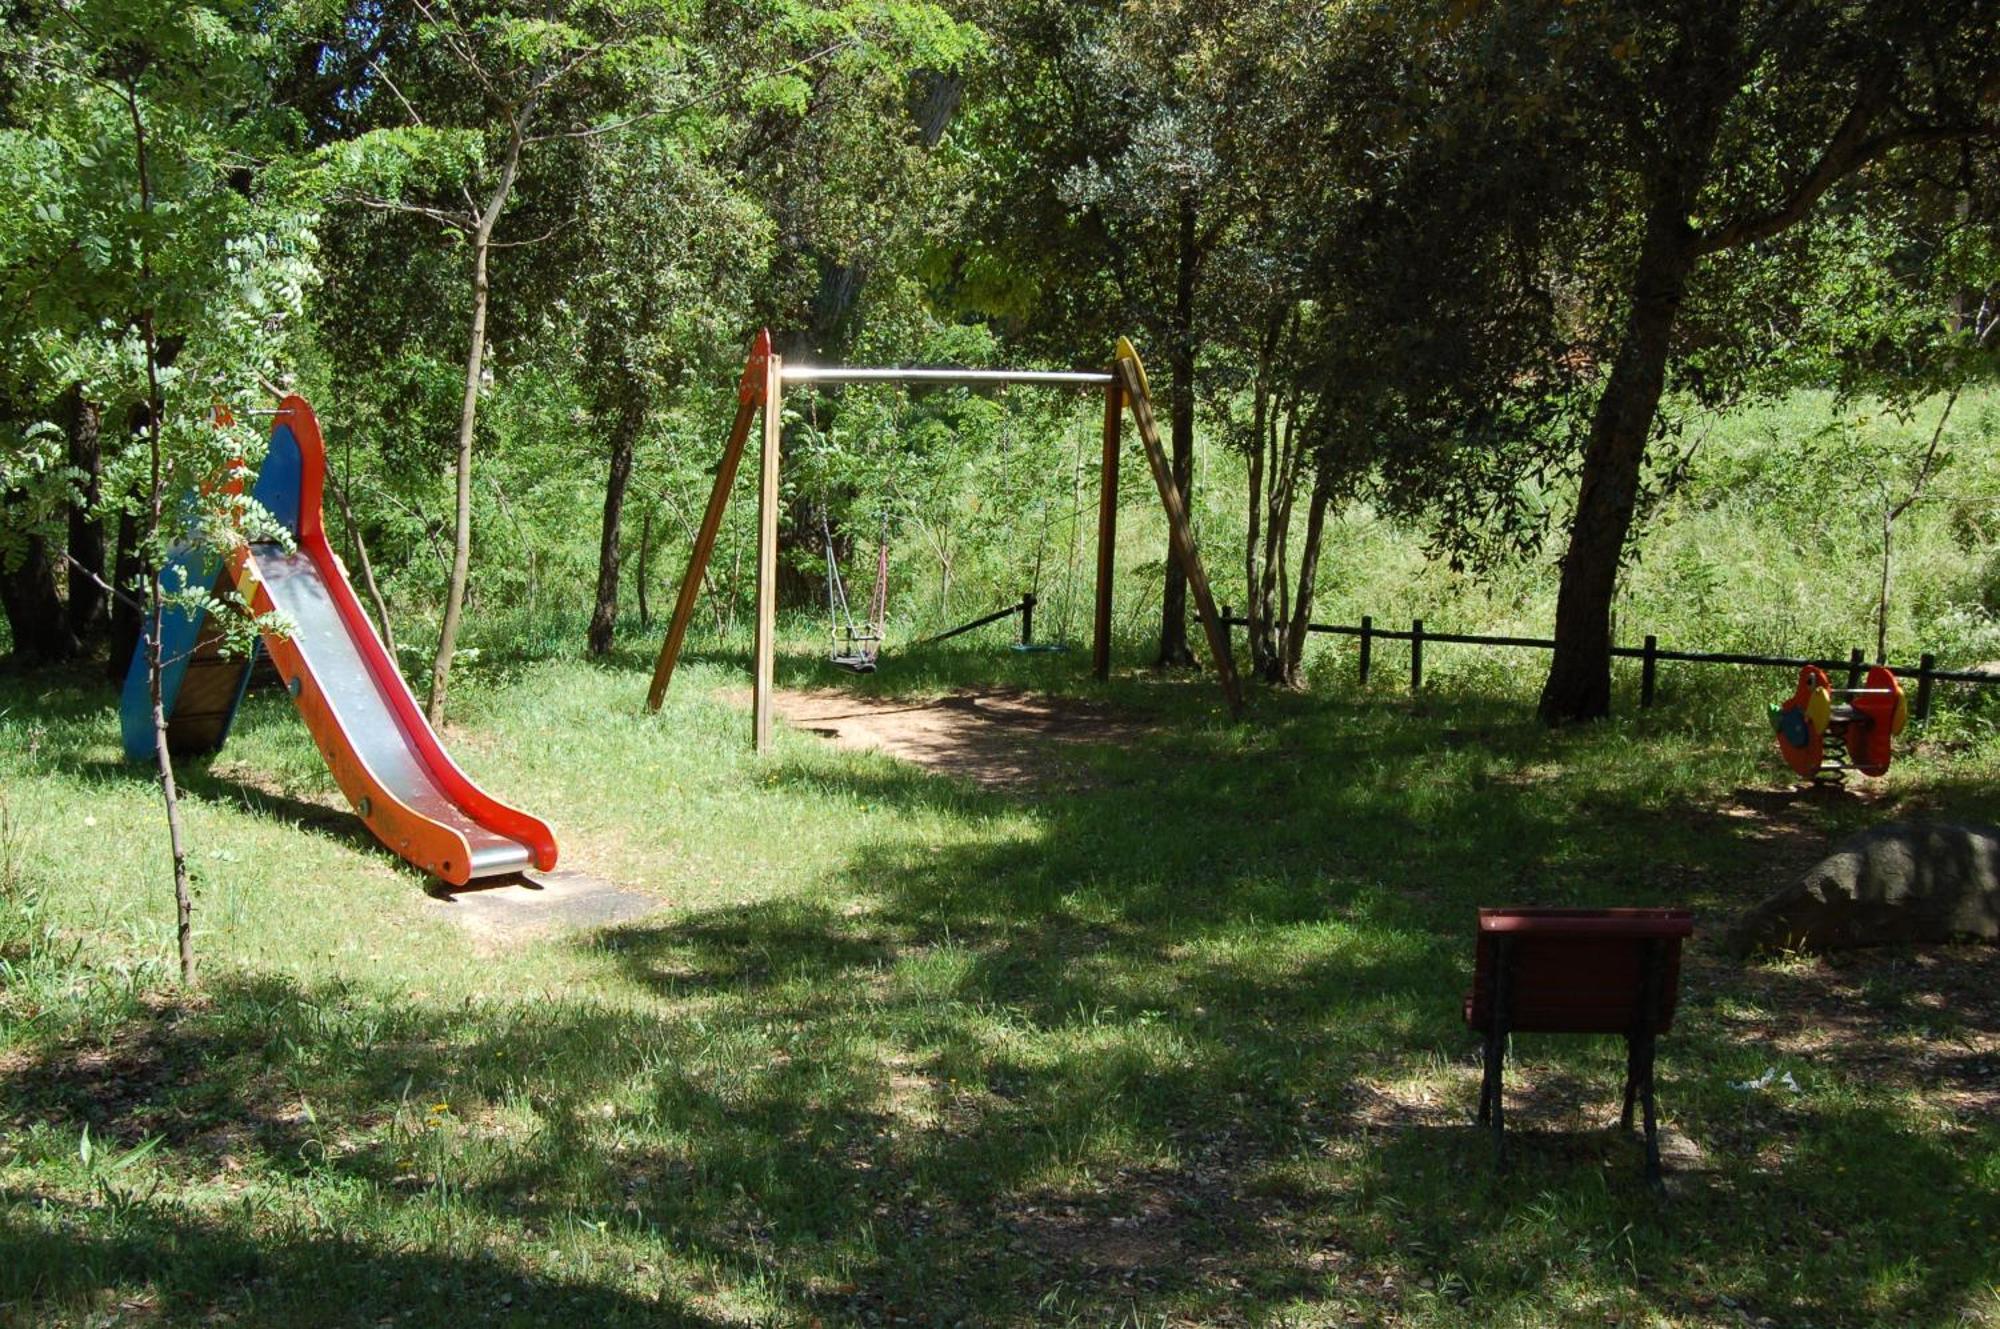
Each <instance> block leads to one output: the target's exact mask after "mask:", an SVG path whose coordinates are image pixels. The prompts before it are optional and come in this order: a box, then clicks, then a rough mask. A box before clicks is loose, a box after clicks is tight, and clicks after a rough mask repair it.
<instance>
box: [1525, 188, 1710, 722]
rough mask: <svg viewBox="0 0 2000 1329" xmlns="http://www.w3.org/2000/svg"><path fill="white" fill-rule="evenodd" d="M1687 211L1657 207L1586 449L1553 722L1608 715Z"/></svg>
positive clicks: (1547, 700)
mask: <svg viewBox="0 0 2000 1329" xmlns="http://www.w3.org/2000/svg"><path fill="white" fill-rule="evenodd" d="M1685 215H1686V214H1685V211H1684V210H1683V209H1682V208H1679V207H1676V206H1667V207H1657V206H1656V207H1655V208H1654V209H1653V211H1652V215H1651V216H1650V217H1649V218H1648V221H1647V226H1646V238H1645V243H1644V245H1643V246H1642V248H1641V249H1640V251H1639V266H1638V269H1637V272H1636V274H1635V275H1634V279H1633V289H1632V309H1631V312H1630V313H1629V314H1628V315H1627V316H1626V322H1625V330H1624V335H1623V337H1622V338H1621V339H1620V342H1619V348H1618V356H1617V359H1616V360H1615V361H1613V363H1612V367H1611V376H1610V378H1609V379H1607V380H1606V381H1605V384H1604V392H1603V395H1602V396H1600V397H1599V398H1598V401H1597V413H1596V415H1595V417H1594V418H1593V419H1592V421H1591V426H1590V440H1589V443H1588V444H1587V446H1586V447H1585V449H1584V456H1583V474H1582V478H1581V482H1580V484H1579V487H1578V491H1577V497H1576V516H1575V517H1574V519H1573V520H1572V521H1571V523H1570V536H1569V548H1568V551H1567V552H1566V553H1565V554H1564V555H1563V570H1562V586H1561V589H1560V590H1559V591H1558V593H1557V597H1556V630H1555V641H1556V645H1555V652H1554V658H1553V660H1552V661H1551V663H1550V665H1549V676H1548V680H1547V681H1546V682H1545V683H1544V684H1543V686H1542V699H1541V707H1540V713H1541V718H1542V720H1543V722H1544V723H1546V724H1551V725H1557V724H1563V723H1566V722H1569V721H1575V720H1595V719H1600V718H1602V717H1603V716H1606V715H1608V714H1610V713H1611V645H1612V642H1611V602H1612V597H1613V595H1614V594H1615V593H1616V591H1617V589H1618V563H1619V560H1620V558H1621V557H1622V556H1623V554H1624V550H1625V537H1626V536H1627V535H1628V534H1629V533H1630V531H1631V529H1632V516H1633V512H1634V510H1635V508H1636V505H1637V503H1638V497H1639V475H1640V470H1641V468H1642V467H1643V466H1644V464H1645V460H1646V444H1647V442H1648V440H1649V439H1650V438H1651V436H1652V432H1653V421H1654V419H1655V417H1656V416H1657V415H1658V413H1659V406H1660V394H1661V391H1662V390H1663V389H1664V387H1665V385H1666V371H1667V354H1668V351H1669V350H1670V349H1671V345H1672V340H1673V331H1674V320H1675V318H1676V317H1677V316H1678V315H1679V313H1680V307H1681V300H1682V298H1683V296H1685V294H1686V292H1687V284H1688V278H1689V275H1690V274H1691V273H1692V272H1693V270H1694V263H1695V251H1694V246H1693V243H1692V241H1693V236H1692V235H1691V233H1690V232H1689V230H1688V227H1687V223H1686V221H1685Z"/></svg>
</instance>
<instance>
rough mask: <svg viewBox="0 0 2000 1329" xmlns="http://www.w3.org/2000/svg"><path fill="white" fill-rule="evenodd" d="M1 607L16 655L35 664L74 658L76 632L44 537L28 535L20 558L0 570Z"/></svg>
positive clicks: (75, 652)
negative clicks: (65, 605)
mask: <svg viewBox="0 0 2000 1329" xmlns="http://www.w3.org/2000/svg"><path fill="white" fill-rule="evenodd" d="M0 608H4V611H5V613H6V615H7V631H8V632H9V633H10V634H11V635H12V637H13V639H14V654H15V655H16V656H18V657H19V658H21V659H23V660H28V661H32V662H34V663H36V664H52V663H55V662H57V661H61V660H71V659H75V658H76V654H77V649H78V648H77V640H76V636H75V634H74V633H72V632H71V631H70V630H69V619H68V617H67V616H66V615H65V614H64V613H63V602H62V596H61V594H60V593H59V592H58V591H57V590H56V565H55V560H54V559H53V558H52V557H51V556H50V554H49V545H48V541H47V540H45V539H44V538H43V537H41V536H39V535H31V536H29V537H28V541H27V548H26V549H25V550H23V551H22V553H21V561H20V562H19V563H17V564H15V565H14V566H13V567H12V568H9V569H7V570H6V571H5V572H0Z"/></svg>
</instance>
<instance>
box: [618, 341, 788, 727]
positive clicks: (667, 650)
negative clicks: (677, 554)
mask: <svg viewBox="0 0 2000 1329" xmlns="http://www.w3.org/2000/svg"><path fill="white" fill-rule="evenodd" d="M770 359H771V334H770V333H768V332H759V333H758V334H757V339H756V340H755V341H753V342H751V343H750V359H749V362H748V363H747V364H745V365H744V366H743V377H742V379H741V380H740V381H738V383H737V385H736V421H735V423H733V424H731V425H730V426H729V442H728V444H727V445H725V446H724V447H723V449H722V463H721V465H719V466H717V467H716V468H715V484H714V486H713V487H712V488H711V489H710V490H709V491H708V509H707V511H705V512H703V513H702V517H701V529H700V530H699V531H697V532H696V533H695V537H694V550H693V552H691V553H690V554H689V555H688V565H687V571H686V572H685V573H683V574H682V576H681V590H680V594H679V595H678V596H676V597H675V599H674V616H673V619H672V620H671V621H670V622H669V623H668V624H667V639H666V641H665V642H663V643H662V644H661V646H660V658H659V659H658V660H657V661H655V662H654V664H653V685H652V687H651V688H650V689H649V690H648V691H647V693H646V709H647V710H649V711H657V710H659V709H660V703H661V702H662V701H664V700H666V696H667V685H668V684H669V683H671V682H673V680H674V666H675V665H676V664H678V663H679V662H680V658H681V643H682V642H684V641H685V640H686V639H687V630H688V623H689V621H690V620H692V619H693V617H694V606H695V601H697V600H699V599H700V598H701V581H702V578H703V576H705V575H706V574H707V572H708V560H709V557H710V555H712V554H713V553H714V552H715V537H716V535H717V533H718V532H720V531H721V530H722V514H723V512H724V511H725V510H727V509H728V507H729V491H730V490H731V489H732V488H733V487H734V486H735V484H736V471H737V467H738V466H739V465H740V464H741V463H742V461H743V445H744V443H745V442H746V441H747V440H748V439H749V437H750V422H751V421H752V420H754V419H756V418H757V409H758V408H759V407H760V406H762V405H763V404H764V400H765V394H766V393H767V392H768V391H769V390H770V383H769V375H768V373H767V368H768V365H769V362H770Z"/></svg>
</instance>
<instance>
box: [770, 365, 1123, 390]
mask: <svg viewBox="0 0 2000 1329" xmlns="http://www.w3.org/2000/svg"><path fill="white" fill-rule="evenodd" d="M778 381H779V382H780V383H785V384H790V383H956V384H960V385H962V386H965V387H1001V386H1004V385H1006V384H1009V383H1028V384H1040V385H1041V386H1043V387H1051V388H1108V387H1110V386H1111V385H1112V383H1114V382H1116V380H1115V379H1114V378H1113V377H1112V376H1111V375H1110V374H1107V373H1104V372H1102V371H1091V370H1068V369H952V368H927V369H862V368H849V367H847V366H844V365H794V364H782V365H780V366H779V368H778Z"/></svg>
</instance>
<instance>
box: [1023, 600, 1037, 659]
mask: <svg viewBox="0 0 2000 1329" xmlns="http://www.w3.org/2000/svg"><path fill="white" fill-rule="evenodd" d="M1021 644H1022V645H1023V646H1033V645H1034V644H1035V593H1034V592H1033V591H1026V592H1024V593H1023V594H1022V596H1021Z"/></svg>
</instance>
